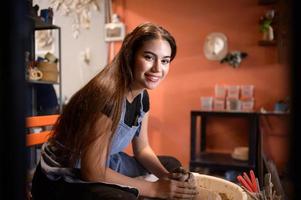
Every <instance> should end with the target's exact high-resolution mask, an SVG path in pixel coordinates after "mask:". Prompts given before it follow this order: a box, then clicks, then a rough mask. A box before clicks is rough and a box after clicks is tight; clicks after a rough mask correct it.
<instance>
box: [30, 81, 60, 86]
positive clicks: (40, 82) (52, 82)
mask: <svg viewBox="0 0 301 200" xmlns="http://www.w3.org/2000/svg"><path fill="white" fill-rule="evenodd" d="M26 81H27V82H28V83H32V84H54V85H58V84H60V83H58V82H54V81H33V80H26Z"/></svg>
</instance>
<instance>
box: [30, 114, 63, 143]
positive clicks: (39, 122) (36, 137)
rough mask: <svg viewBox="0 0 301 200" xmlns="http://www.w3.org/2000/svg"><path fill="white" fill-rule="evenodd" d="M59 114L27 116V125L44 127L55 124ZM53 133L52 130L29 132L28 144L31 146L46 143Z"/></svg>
mask: <svg viewBox="0 0 301 200" xmlns="http://www.w3.org/2000/svg"><path fill="white" fill-rule="evenodd" d="M58 117H59V115H44V116H33V117H27V118H26V127H27V128H34V127H44V126H53V125H55V123H56V121H57V120H58ZM51 135H52V131H51V130H50V131H42V132H39V133H28V134H27V135H26V146H27V147H31V146H35V145H39V144H43V143H45V142H46V141H47V140H48V138H49V137H50V136H51Z"/></svg>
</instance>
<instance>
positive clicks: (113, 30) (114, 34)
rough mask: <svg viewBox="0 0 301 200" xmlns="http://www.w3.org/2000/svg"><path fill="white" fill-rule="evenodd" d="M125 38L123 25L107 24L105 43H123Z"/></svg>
mask: <svg viewBox="0 0 301 200" xmlns="http://www.w3.org/2000/svg"><path fill="white" fill-rule="evenodd" d="M124 36H125V28H124V24H123V23H108V24H105V41H106V42H112V41H122V40H123V39H124Z"/></svg>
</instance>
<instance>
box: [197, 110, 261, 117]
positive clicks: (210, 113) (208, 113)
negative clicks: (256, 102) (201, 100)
mask: <svg viewBox="0 0 301 200" xmlns="http://www.w3.org/2000/svg"><path fill="white" fill-rule="evenodd" d="M191 114H192V115H202V116H229V115H231V116H233V117H236V116H237V117H242V116H246V117H249V116H250V115H256V114H257V112H237V111H235V112H234V111H202V110H200V111H197V110H193V111H191Z"/></svg>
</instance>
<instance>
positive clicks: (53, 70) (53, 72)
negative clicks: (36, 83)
mask: <svg viewBox="0 0 301 200" xmlns="http://www.w3.org/2000/svg"><path fill="white" fill-rule="evenodd" d="M38 68H39V70H41V71H42V72H43V77H42V79H41V80H42V81H52V82H58V77H59V71H58V69H57V64H56V63H50V62H39V63H38Z"/></svg>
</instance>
